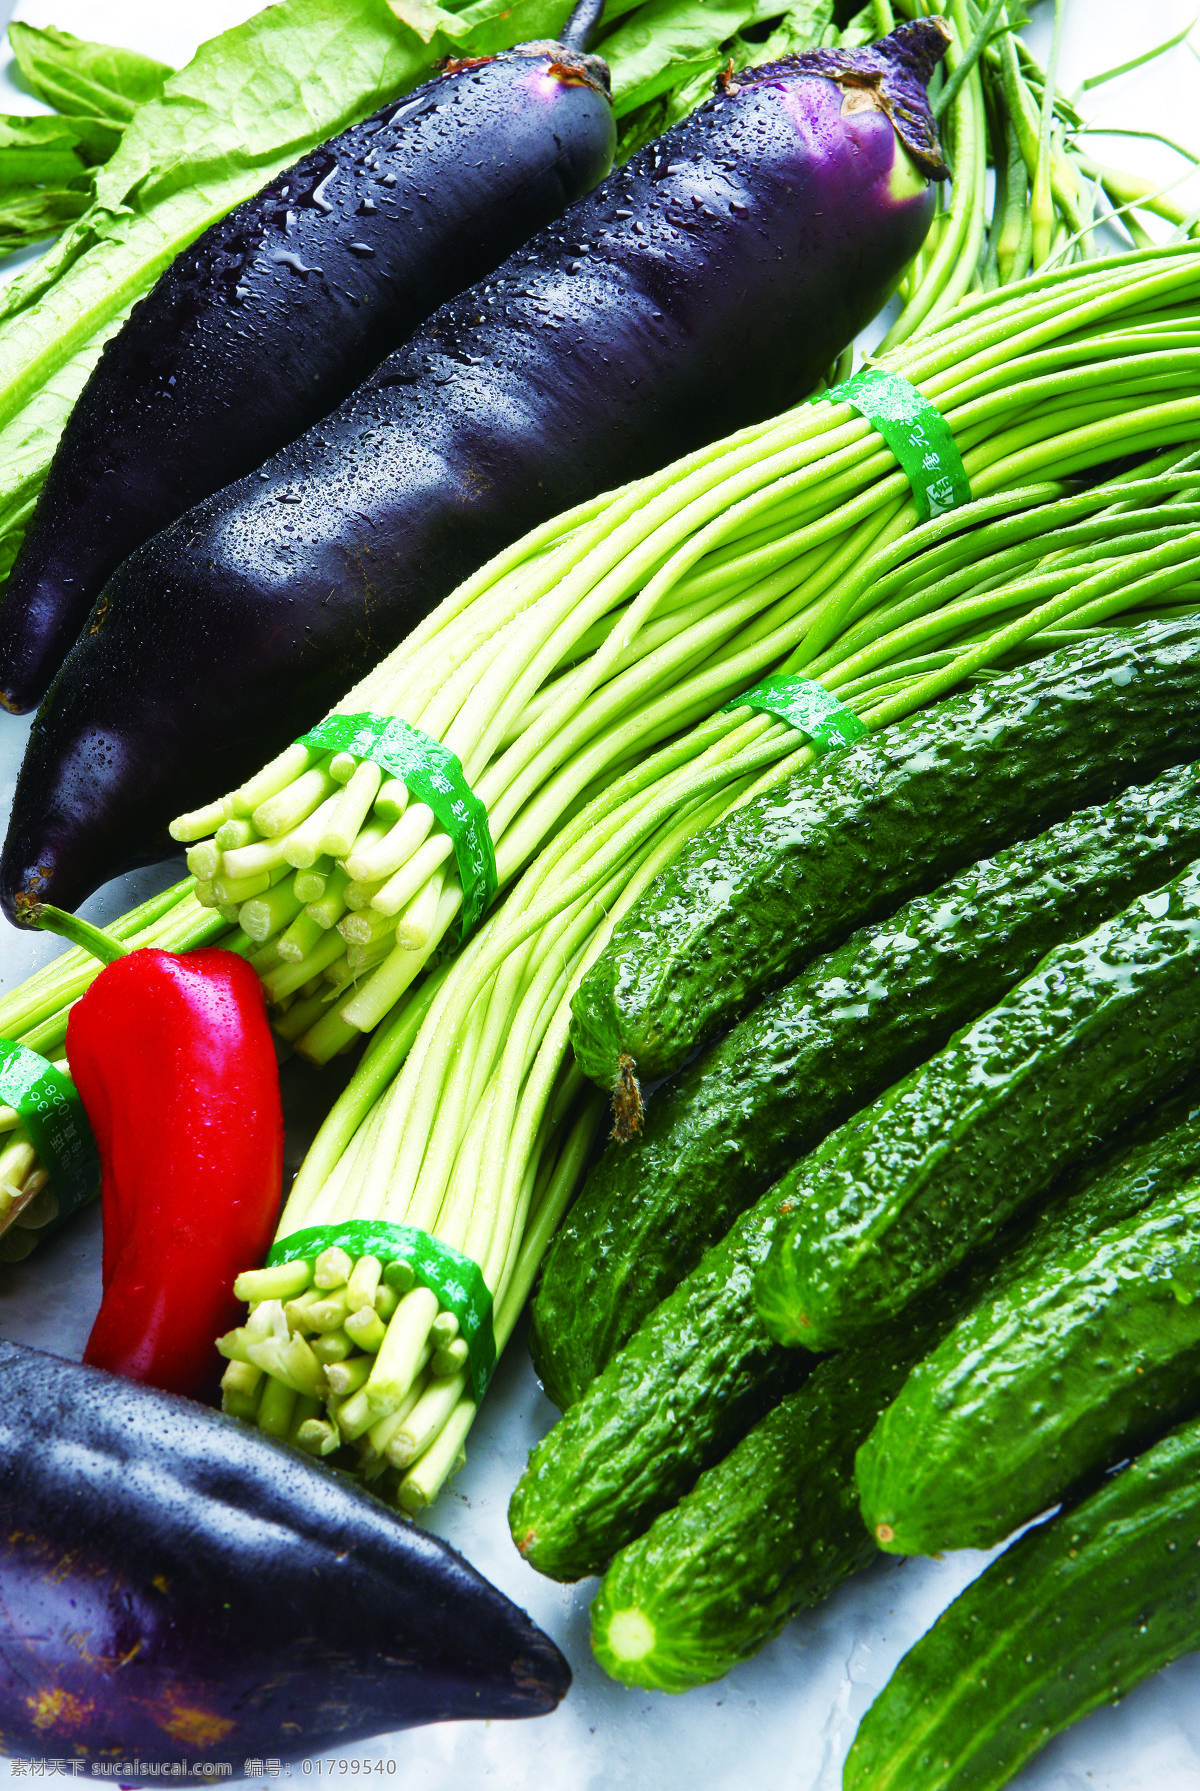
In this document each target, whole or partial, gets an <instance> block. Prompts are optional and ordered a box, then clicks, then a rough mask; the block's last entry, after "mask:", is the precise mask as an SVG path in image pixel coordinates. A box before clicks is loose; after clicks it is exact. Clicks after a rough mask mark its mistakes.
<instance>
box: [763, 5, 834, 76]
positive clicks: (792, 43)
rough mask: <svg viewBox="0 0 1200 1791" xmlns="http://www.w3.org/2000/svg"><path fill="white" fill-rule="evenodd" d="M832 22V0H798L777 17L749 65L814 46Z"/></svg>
mask: <svg viewBox="0 0 1200 1791" xmlns="http://www.w3.org/2000/svg"><path fill="white" fill-rule="evenodd" d="M832 24H833V0H800V4H799V5H798V6H793V7H792V8H791V10H790V11H789V12H786V13H785V14H784V16H783V17H782V19H780V21H779V24H778V25H777V26H776V27H775V30H774V31H773V32H772V33H771V35H770V37H769V38H768V39H767V41H766V43H765V44H763V46H762V48H761V49H758V50H755V51H754V53H753V55H752V56H751V57H750V58H749V62H750V65H751V66H753V65H754V64H755V63H760V62H778V61H779V58H780V57H781V56H791V55H797V56H802V55H803V54H804V52H805V50H815V49H816V48H817V45H818V44H819V43H820V42H821V40H822V38H823V37H824V36H825V34H826V32H827V31H829V29H830V27H831V26H832Z"/></svg>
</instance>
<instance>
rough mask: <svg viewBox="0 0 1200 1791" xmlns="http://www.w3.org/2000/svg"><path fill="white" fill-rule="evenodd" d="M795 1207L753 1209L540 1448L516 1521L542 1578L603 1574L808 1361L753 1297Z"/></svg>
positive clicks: (773, 1201)
mask: <svg viewBox="0 0 1200 1791" xmlns="http://www.w3.org/2000/svg"><path fill="white" fill-rule="evenodd" d="M792 1210H793V1201H792V1197H791V1196H790V1195H789V1193H788V1191H787V1189H786V1187H785V1186H783V1185H781V1187H780V1188H778V1189H772V1190H771V1193H770V1195H768V1196H767V1197H765V1198H764V1199H763V1200H761V1201H760V1202H759V1203H758V1205H757V1206H755V1207H753V1208H751V1210H750V1211H749V1212H748V1213H746V1214H745V1215H744V1216H743V1218H742V1219H741V1220H740V1221H739V1222H738V1224H737V1225H736V1226H734V1228H733V1230H732V1231H731V1232H730V1234H729V1236H728V1237H727V1238H725V1239H723V1240H722V1241H721V1243H720V1244H718V1245H716V1246H715V1247H714V1248H713V1249H711V1250H710V1251H708V1253H707V1254H706V1255H705V1257H704V1258H703V1259H702V1261H701V1262H700V1264H699V1265H698V1267H697V1268H695V1269H694V1270H693V1271H692V1273H691V1274H690V1275H689V1276H688V1278H687V1280H686V1281H683V1282H682V1283H681V1284H680V1285H679V1287H677V1288H676V1290H675V1292H674V1293H673V1294H672V1295H671V1297H670V1299H667V1300H664V1301H663V1303H662V1305H661V1306H658V1307H656V1308H655V1310H654V1312H652V1313H651V1315H650V1317H649V1318H648V1319H647V1320H646V1322H645V1324H643V1325H642V1326H641V1328H640V1329H639V1330H638V1331H637V1332H636V1334H635V1335H634V1336H633V1337H632V1338H631V1339H630V1341H629V1343H628V1344H627V1345H626V1346H625V1348H624V1349H623V1350H622V1351H621V1352H620V1353H619V1354H618V1355H616V1356H614V1357H613V1359H612V1361H611V1362H610V1363H609V1364H608V1367H607V1368H606V1369H605V1370H604V1373H603V1374H601V1375H600V1376H599V1377H598V1378H597V1379H596V1380H595V1381H594V1382H593V1383H592V1385H591V1387H589V1389H588V1391H587V1394H586V1396H585V1397H584V1398H583V1399H581V1400H580V1401H579V1402H578V1404H576V1405H574V1406H572V1407H571V1409H570V1411H569V1412H567V1414H566V1416H565V1417H564V1418H562V1419H561V1421H560V1422H559V1423H558V1424H556V1425H555V1426H554V1429H553V1430H552V1431H550V1432H549V1434H548V1435H547V1436H545V1437H543V1438H542V1441H541V1442H540V1443H539V1444H538V1445H537V1447H536V1448H535V1449H534V1450H533V1452H532V1453H531V1455H530V1457H529V1465H528V1467H527V1468H526V1470H525V1472H524V1474H523V1475H522V1476H521V1479H520V1480H519V1481H518V1483H517V1487H516V1490H515V1491H514V1493H513V1496H512V1499H511V1501H510V1503H509V1508H508V1521H509V1526H510V1528H511V1530H512V1535H513V1541H514V1542H515V1543H516V1545H517V1547H518V1548H519V1549H520V1551H521V1553H522V1554H523V1555H524V1556H525V1558H526V1560H527V1561H528V1562H529V1563H530V1565H531V1566H532V1567H536V1568H537V1570H538V1572H539V1573H544V1574H548V1575H549V1577H550V1578H551V1579H556V1580H576V1579H583V1578H584V1577H585V1576H586V1575H587V1574H590V1573H600V1572H602V1571H603V1569H604V1567H605V1565H606V1563H607V1562H608V1561H609V1559H610V1558H611V1557H612V1555H613V1554H614V1553H615V1552H616V1550H617V1549H619V1548H622V1547H624V1545H625V1544H626V1543H627V1542H631V1541H632V1540H633V1538H634V1537H635V1536H640V1535H641V1533H642V1531H643V1530H645V1529H646V1528H647V1526H648V1525H649V1524H650V1523H651V1522H652V1521H653V1519H654V1518H655V1517H657V1516H658V1514H659V1512H660V1511H665V1510H666V1509H667V1508H668V1506H671V1505H674V1504H675V1503H676V1501H677V1500H678V1499H679V1498H681V1497H682V1495H683V1494H684V1493H685V1492H687V1490H688V1488H689V1487H691V1486H693V1485H694V1484H695V1482H696V1480H697V1478H698V1476H699V1475H700V1473H701V1472H702V1471H703V1469H705V1468H706V1467H708V1466H709V1465H710V1464H711V1463H712V1462H714V1461H718V1460H720V1458H721V1457H722V1456H723V1455H724V1454H726V1452H727V1451H728V1450H729V1449H730V1448H731V1447H732V1445H733V1444H734V1443H736V1442H737V1441H738V1440H739V1439H740V1438H741V1437H743V1436H744V1435H745V1434H746V1432H747V1431H748V1430H749V1429H750V1428H751V1426H752V1425H753V1424H755V1423H756V1422H757V1421H758V1419H759V1418H761V1417H762V1415H763V1414H764V1412H767V1411H769V1410H770V1408H771V1407H772V1406H773V1405H775V1404H776V1403H777V1401H778V1400H779V1399H781V1398H782V1397H783V1395H784V1394H785V1393H787V1392H789V1391H790V1390H791V1389H792V1388H793V1387H795V1386H796V1385H797V1384H798V1383H799V1382H800V1381H801V1380H803V1379H804V1377H805V1376H806V1375H807V1373H808V1372H809V1370H810V1369H811V1368H812V1366H813V1358H812V1357H811V1356H810V1355H808V1354H807V1353H806V1352H805V1351H803V1350H787V1349H781V1348H780V1347H779V1346H778V1345H777V1344H774V1343H772V1342H771V1339H770V1338H769V1337H768V1336H767V1334H766V1332H765V1331H764V1330H763V1328H762V1325H761V1324H760V1323H759V1321H758V1319H757V1318H756V1316H755V1313H754V1308H753V1304H752V1301H751V1288H752V1285H753V1279H754V1270H755V1266H756V1264H757V1263H759V1262H761V1260H762V1258H763V1257H764V1256H765V1254H766V1252H767V1250H768V1248H769V1247H770V1242H771V1238H772V1236H773V1235H774V1232H775V1230H776V1228H777V1227H778V1226H779V1225H781V1224H782V1223H783V1222H784V1221H785V1220H786V1219H787V1217H788V1215H789V1214H790V1213H791V1212H792Z"/></svg>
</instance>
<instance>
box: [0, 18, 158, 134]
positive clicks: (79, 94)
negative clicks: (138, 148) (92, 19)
mask: <svg viewBox="0 0 1200 1791" xmlns="http://www.w3.org/2000/svg"><path fill="white" fill-rule="evenodd" d="M8 41H9V42H10V43H11V45H12V47H13V55H14V56H15V57H16V59H17V67H18V68H19V69H20V71H21V75H22V77H23V79H24V81H25V85H26V86H27V87H28V88H29V91H30V92H31V93H32V94H34V95H35V96H36V98H38V99H40V100H44V101H45V102H46V104H47V105H48V106H53V107H54V109H55V111H56V112H63V113H65V114H66V115H67V117H68V118H85V119H88V120H90V121H93V122H103V123H107V124H109V125H116V126H118V127H121V126H123V125H127V124H128V123H129V121H130V119H131V118H132V117H133V115H134V113H135V112H136V111H137V109H138V107H139V106H144V105H146V104H147V103H148V102H149V101H150V100H155V99H158V98H159V96H160V95H161V93H162V90H163V82H164V81H165V80H166V79H167V77H168V76H169V75H171V74H172V73H173V72H174V71H173V70H172V69H170V68H168V66H167V64H166V63H165V62H155V61H153V60H152V59H151V58H150V57H149V56H139V55H138V53H137V51H136V50H121V49H117V48H116V47H115V46H114V45H112V44H93V43H88V42H86V41H85V39H83V38H81V37H73V36H72V35H71V33H70V32H69V31H59V30H57V29H56V28H55V27H54V26H53V25H50V26H47V27H46V28H45V29H44V30H41V29H39V28H38V27H37V26H36V25H24V24H21V23H20V21H14V22H13V23H12V24H11V25H10V26H9V28H8Z"/></svg>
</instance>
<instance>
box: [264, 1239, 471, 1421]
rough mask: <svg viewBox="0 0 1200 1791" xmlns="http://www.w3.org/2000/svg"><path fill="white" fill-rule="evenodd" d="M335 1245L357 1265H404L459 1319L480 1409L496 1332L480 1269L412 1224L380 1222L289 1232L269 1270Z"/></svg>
mask: <svg viewBox="0 0 1200 1791" xmlns="http://www.w3.org/2000/svg"><path fill="white" fill-rule="evenodd" d="M335 1247H338V1248H340V1249H342V1250H344V1251H345V1252H346V1254H347V1256H352V1257H353V1258H354V1260H355V1261H356V1262H357V1260H358V1258H359V1257H360V1256H377V1257H378V1258H379V1260H380V1261H381V1262H382V1263H383V1264H384V1266H385V1268H386V1266H387V1264H388V1263H390V1262H397V1261H399V1262H405V1263H407V1264H408V1266H409V1268H410V1269H411V1270H412V1272H413V1277H414V1279H415V1280H416V1281H417V1282H419V1284H420V1285H421V1286H422V1287H427V1288H429V1290H430V1292H431V1293H435V1294H436V1295H437V1297H438V1300H439V1301H440V1303H441V1304H442V1305H443V1306H444V1307H445V1308H446V1309H447V1311H449V1312H453V1314H454V1316H455V1318H456V1319H457V1320H458V1330H459V1335H460V1336H461V1338H462V1340H463V1342H464V1343H465V1344H466V1346H467V1361H468V1366H469V1367H470V1371H471V1395H472V1397H473V1399H474V1400H475V1403H476V1404H477V1405H478V1403H479V1401H480V1400H481V1399H482V1398H483V1395H484V1392H485V1391H486V1388H487V1384H488V1382H489V1381H490V1380H491V1378H492V1370H493V1369H494V1368H495V1366H496V1334H495V1331H494V1329H493V1327H492V1296H491V1294H490V1293H489V1292H488V1286H487V1282H486V1281H485V1280H484V1278H483V1275H482V1273H481V1271H480V1269H479V1265H478V1264H477V1263H474V1262H472V1261H471V1258H470V1257H469V1256H464V1255H463V1254H462V1252H461V1250H455V1249H454V1248H453V1246H452V1245H450V1244H443V1243H442V1241H441V1239H440V1238H434V1237H430V1235H429V1233H428V1232H427V1231H418V1230H417V1228H416V1227H415V1226H413V1225H391V1224H389V1223H388V1222H387V1221H386V1220H384V1219H349V1220H347V1221H346V1222H345V1223H344V1224H342V1225H312V1226H309V1227H308V1229H307V1230H305V1231H293V1232H292V1234H291V1236H290V1237H286V1238H280V1239H279V1240H278V1241H277V1242H276V1243H274V1244H272V1246H271V1253H270V1255H269V1256H268V1257H267V1267H268V1268H274V1267H275V1266H276V1264H278V1263H281V1262H308V1263H314V1262H316V1260H317V1257H318V1256H320V1254H321V1252H322V1251H323V1250H332V1249H334V1248H335Z"/></svg>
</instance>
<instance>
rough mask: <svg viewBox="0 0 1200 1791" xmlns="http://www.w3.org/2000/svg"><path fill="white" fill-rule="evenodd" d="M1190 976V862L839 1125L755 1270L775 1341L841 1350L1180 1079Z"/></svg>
mask: <svg viewBox="0 0 1200 1791" xmlns="http://www.w3.org/2000/svg"><path fill="white" fill-rule="evenodd" d="M1198 970H1200V865H1193V866H1191V867H1189V869H1188V870H1186V871H1184V872H1183V873H1182V874H1181V875H1180V876H1179V877H1176V878H1175V879H1173V881H1172V882H1171V883H1169V884H1167V885H1166V886H1165V887H1164V888H1163V889H1162V890H1157V891H1155V892H1154V893H1153V894H1150V895H1142V896H1139V897H1138V898H1137V900H1136V901H1135V902H1134V903H1133V904H1132V905H1131V906H1130V907H1129V908H1127V909H1126V910H1125V911H1124V912H1123V913H1122V914H1120V915H1118V916H1117V917H1116V918H1115V919H1113V920H1111V921H1106V922H1104V924H1103V925H1102V926H1100V927H1098V928H1096V929H1095V931H1094V932H1092V933H1089V934H1088V935H1087V937H1086V938H1084V939H1081V940H1077V941H1074V942H1072V943H1070V944H1067V945H1060V946H1058V947H1056V948H1055V950H1054V951H1052V952H1051V953H1050V954H1049V955H1048V956H1047V957H1046V958H1044V959H1043V961H1042V963H1041V964H1040V965H1039V967H1038V969H1037V970H1036V971H1035V972H1034V974H1033V975H1032V976H1029V977H1026V978H1025V980H1024V981H1023V982H1021V983H1019V984H1018V985H1017V987H1016V988H1015V989H1013V990H1012V991H1011V992H1010V994H1009V995H1008V996H1007V997H1006V998H1005V999H1004V1000H1003V1001H1002V1002H1000V1003H999V1004H998V1005H997V1006H996V1007H994V1008H993V1009H992V1010H991V1011H990V1012H989V1013H988V1014H985V1015H984V1017H983V1018H982V1019H981V1020H978V1021H977V1022H976V1023H975V1024H974V1025H973V1026H970V1027H967V1028H966V1029H965V1030H964V1031H962V1032H960V1033H958V1034H956V1035H955V1037H954V1038H953V1039H952V1040H951V1042H950V1044H949V1045H947V1046H946V1048H945V1049H944V1050H943V1051H941V1052H939V1053H938V1055H937V1056H936V1057H934V1058H933V1059H931V1061H930V1062H929V1063H928V1064H925V1065H923V1066H922V1067H921V1068H920V1069H917V1070H915V1071H913V1072H912V1073H911V1074H910V1075H908V1076H906V1077H905V1078H904V1079H903V1080H902V1081H900V1082H898V1083H896V1085H895V1086H894V1087H893V1088H890V1089H889V1090H888V1091H887V1093H886V1094H884V1095H882V1096H881V1097H880V1098H879V1100H877V1101H875V1102H874V1103H873V1104H872V1105H871V1106H870V1107H867V1108H865V1109H864V1110H863V1112H862V1113H860V1114H858V1115H856V1117H855V1118H854V1119H853V1120H851V1121H850V1122H849V1123H848V1124H846V1125H844V1126H842V1127H840V1128H839V1129H838V1131H836V1132H834V1133H833V1134H832V1135H831V1136H830V1137H829V1138H828V1139H826V1141H825V1143H824V1144H822V1145H821V1146H820V1147H819V1148H818V1149H817V1150H816V1151H815V1152H814V1153H813V1154H812V1156H811V1157H809V1158H807V1159H806V1160H805V1168H806V1174H805V1178H804V1179H805V1181H806V1183H807V1185H808V1187H809V1188H810V1189H811V1198H809V1199H807V1200H805V1199H803V1198H801V1200H800V1203H799V1205H798V1208H797V1211H796V1214H795V1217H794V1219H793V1220H792V1222H791V1224H790V1225H789V1226H788V1227H787V1229H786V1230H784V1231H781V1232H780V1234H779V1235H778V1236H777V1238H776V1240H775V1243H774V1247H773V1248H772V1251H771V1254H770V1256H769V1258H768V1260H767V1261H766V1262H765V1263H764V1265H763V1267H762V1269H761V1270H760V1272H759V1275H758V1280H757V1283H756V1289H755V1300H756V1303H757V1305H758V1310H759V1314H760V1316H761V1317H762V1318H763V1321H764V1323H765V1324H766V1326H767V1329H768V1330H769V1331H770V1333H771V1335H772V1336H774V1337H777V1338H778V1339H779V1340H780V1341H781V1342H790V1343H802V1344H803V1345H804V1346H805V1347H806V1348H809V1349H818V1350H823V1349H835V1348H839V1347H843V1346H845V1345H846V1344H848V1343H851V1342H853V1341H854V1340H855V1339H856V1338H858V1337H860V1336H861V1335H862V1334H863V1333H864V1332H865V1331H867V1330H870V1329H871V1328H872V1327H873V1326H876V1325H879V1324H882V1323H885V1322H886V1321H887V1320H888V1319H889V1318H891V1317H893V1316H894V1315H895V1314H896V1313H897V1312H900V1311H902V1310H903V1309H904V1307H905V1306H906V1305H907V1304H908V1302H909V1301H910V1300H911V1299H912V1298H913V1297H914V1296H915V1295H917V1294H918V1293H921V1292H923V1291H924V1290H926V1289H928V1288H930V1287H933V1286H935V1285H936V1284H937V1282H938V1281H939V1280H941V1279H942V1277H943V1276H944V1275H945V1274H946V1273H947V1271H948V1270H950V1269H952V1268H954V1267H955V1266H956V1265H957V1264H959V1263H961V1262H962V1261H963V1260H964V1259H965V1258H966V1257H967V1256H968V1255H969V1254H970V1253H971V1252H972V1251H973V1250H975V1249H976V1248H977V1247H978V1246H979V1245H980V1243H981V1242H982V1241H983V1240H985V1239H986V1238H988V1237H989V1236H991V1235H992V1234H993V1233H994V1232H995V1230H996V1229H997V1228H998V1227H999V1226H1000V1225H1002V1224H1004V1223H1005V1221H1006V1220H1008V1219H1009V1218H1011V1217H1012V1216H1013V1215H1014V1214H1016V1213H1018V1212H1019V1211H1021V1209H1022V1208H1024V1207H1026V1206H1028V1205H1029V1203H1030V1202H1031V1201H1033V1200H1035V1199H1036V1198H1037V1197H1038V1196H1039V1195H1042V1194H1044V1193H1045V1192H1046V1191H1047V1190H1048V1188H1049V1187H1050V1184H1051V1182H1052V1181H1053V1179H1054V1177H1055V1176H1056V1175H1058V1174H1059V1173H1061V1172H1062V1171H1063V1170H1064V1169H1065V1168H1066V1167H1067V1166H1068V1165H1069V1164H1070V1163H1071V1162H1073V1161H1075V1160H1076V1159H1077V1158H1078V1157H1080V1156H1081V1155H1083V1154H1084V1153H1086V1152H1088V1151H1090V1150H1091V1149H1093V1148H1094V1147H1095V1146H1096V1144H1097V1143H1098V1142H1099V1141H1100V1140H1101V1139H1102V1138H1103V1137H1104V1135H1105V1134H1106V1133H1108V1134H1111V1133H1112V1132H1113V1131H1115V1130H1116V1129H1117V1127H1119V1126H1120V1125H1122V1124H1123V1123H1124V1122H1125V1121H1126V1120H1127V1119H1128V1118H1130V1117H1131V1116H1132V1115H1133V1114H1134V1113H1136V1112H1137V1111H1138V1110H1139V1109H1140V1108H1142V1107H1144V1106H1145V1105H1146V1104H1147V1103H1148V1102H1150V1101H1153V1100H1155V1099H1157V1098H1158V1097H1159V1096H1160V1095H1162V1094H1163V1093H1165V1092H1166V1091H1167V1090H1168V1089H1169V1088H1170V1087H1171V1086H1172V1085H1173V1084H1174V1083H1176V1082H1178V1081H1179V1080H1180V1079H1181V1078H1182V1077H1183V1075H1184V1074H1185V1073H1186V1072H1187V1070H1188V1069H1189V1068H1190V1067H1191V1064H1192V1063H1193V1062H1194V1061H1195V1059H1196V1056H1197V1054H1198V1053H1200V1001H1197V999H1196V985H1197V972H1198ZM798 1192H799V1190H798Z"/></svg>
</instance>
